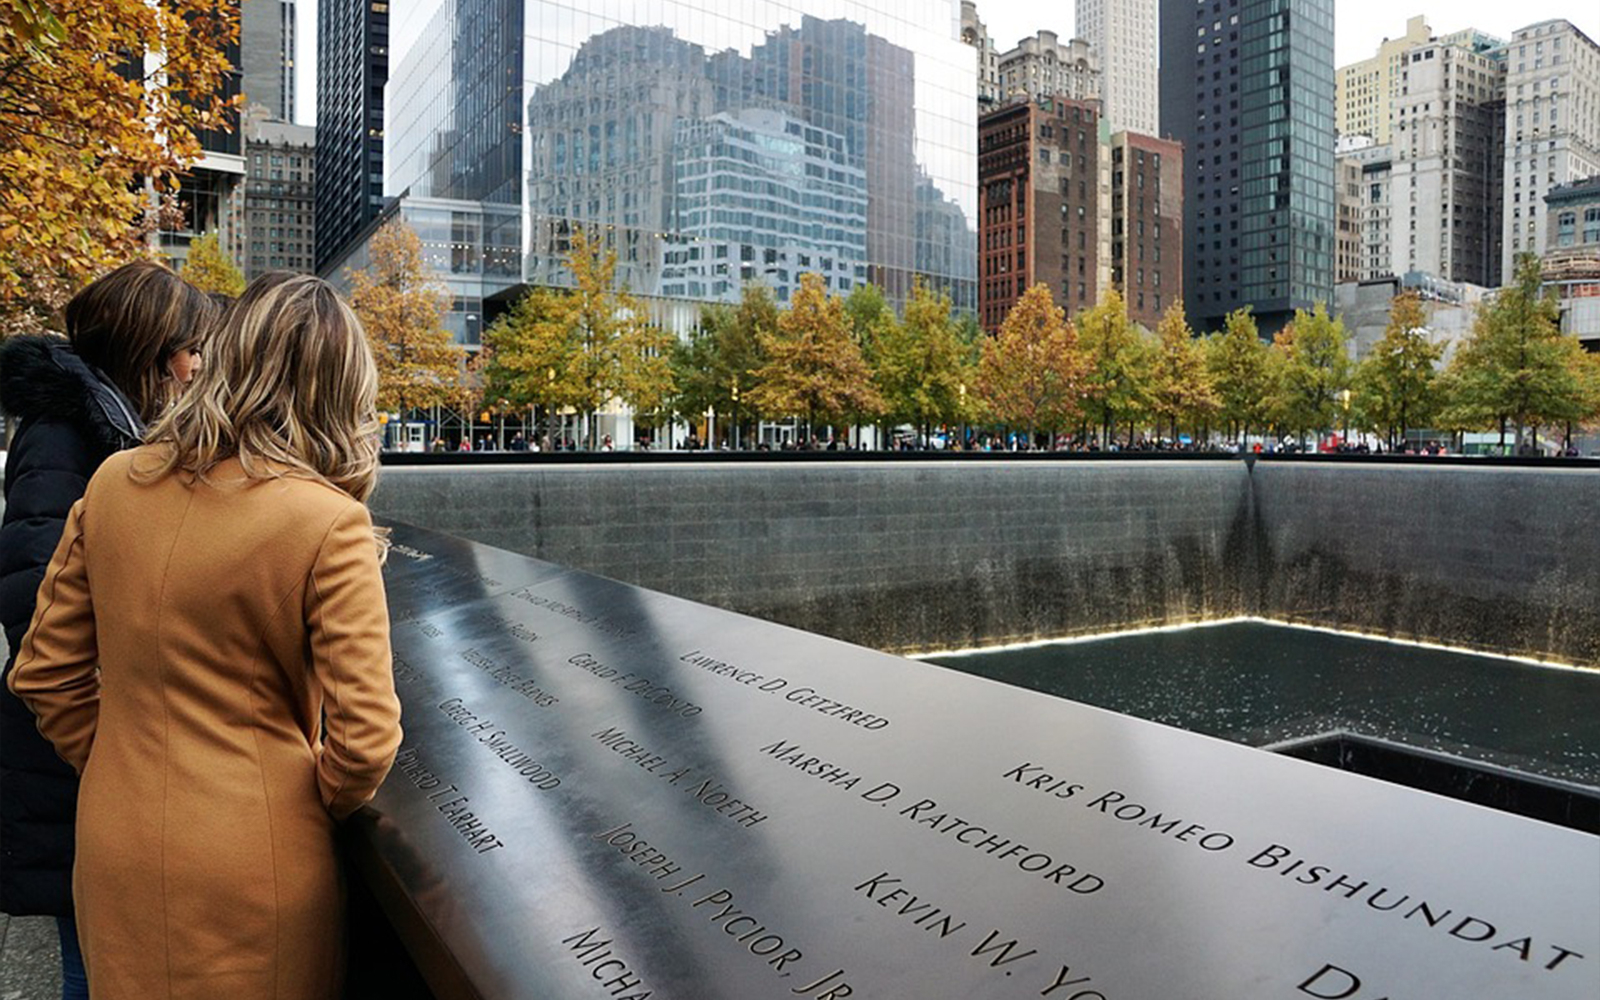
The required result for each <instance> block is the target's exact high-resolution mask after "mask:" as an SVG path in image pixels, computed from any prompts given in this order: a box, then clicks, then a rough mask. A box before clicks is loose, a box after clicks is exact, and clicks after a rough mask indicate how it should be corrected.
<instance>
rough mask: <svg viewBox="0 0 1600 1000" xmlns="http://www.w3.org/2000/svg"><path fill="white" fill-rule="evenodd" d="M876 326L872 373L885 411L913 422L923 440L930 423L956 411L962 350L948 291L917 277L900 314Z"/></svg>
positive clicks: (947, 419)
mask: <svg viewBox="0 0 1600 1000" xmlns="http://www.w3.org/2000/svg"><path fill="white" fill-rule="evenodd" d="M878 330H879V336H880V341H879V345H878V351H877V354H878V357H877V364H876V367H875V377H876V384H877V386H878V388H879V391H880V392H881V393H882V395H883V397H884V401H885V403H886V405H887V412H888V414H889V416H890V417H891V418H892V419H894V420H895V421H897V422H903V423H908V424H911V425H912V426H913V427H915V428H917V430H918V432H919V433H920V435H921V439H922V440H923V441H924V442H926V441H927V440H928V439H929V435H930V433H931V431H932V428H933V425H934V424H943V423H950V422H954V421H956V420H958V419H960V417H961V413H960V407H961V403H962V392H961V387H962V386H963V385H964V384H965V382H964V379H963V376H964V370H963V367H962V363H961V362H962V354H963V351H962V344H961V341H960V339H959V334H958V329H957V323H956V320H955V318H954V316H952V314H951V307H950V296H949V295H948V294H947V293H944V292H935V291H934V290H933V289H931V288H929V287H928V286H927V285H926V284H924V283H923V282H922V281H921V280H920V279H918V281H917V282H916V284H915V285H914V286H913V288H912V290H911V300H910V301H909V302H907V303H906V313H905V319H904V320H903V321H901V322H898V323H897V322H895V321H894V315H893V314H892V313H891V314H890V315H889V316H888V317H887V320H886V321H880V322H879V323H878Z"/></svg>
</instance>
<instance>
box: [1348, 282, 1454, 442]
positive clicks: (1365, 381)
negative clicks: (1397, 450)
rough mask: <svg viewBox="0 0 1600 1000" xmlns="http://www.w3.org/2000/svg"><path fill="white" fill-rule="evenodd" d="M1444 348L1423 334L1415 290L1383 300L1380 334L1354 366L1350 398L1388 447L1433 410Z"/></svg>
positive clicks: (1424, 321) (1424, 327)
mask: <svg viewBox="0 0 1600 1000" xmlns="http://www.w3.org/2000/svg"><path fill="white" fill-rule="evenodd" d="M1443 351H1444V348H1443V347H1442V346H1440V345H1438V344H1434V343H1432V342H1431V341H1430V340H1429V339H1428V330H1427V316H1426V315H1424V313H1423V308H1422V300H1421V299H1420V298H1419V297H1418V296H1417V293H1416V292H1401V293H1400V294H1399V295H1396V296H1395V297H1394V300H1393V301H1392V302H1391V303H1390V305H1389V323H1388V325H1387V326H1386V327H1384V331H1383V339H1381V340H1379V341H1378V342H1377V343H1376V344H1374V345H1373V348H1372V353H1371V354H1369V355H1367V357H1366V359H1365V360H1364V361H1362V362H1361V364H1360V365H1359V366H1358V367H1357V369H1356V373H1355V379H1354V382H1355V388H1354V396H1355V399H1354V403H1355V408H1356V410H1357V411H1358V412H1359V413H1361V414H1362V416H1363V417H1364V420H1365V422H1366V423H1367V424H1368V425H1369V426H1371V427H1372V429H1373V430H1375V431H1377V432H1378V433H1380V434H1382V435H1384V437H1385V438H1386V439H1387V440H1388V442H1389V447H1390V448H1393V447H1395V445H1396V444H1397V443H1398V442H1399V441H1403V440H1405V436H1406V431H1407V430H1409V429H1410V428H1412V427H1422V426H1426V425H1427V424H1428V423H1429V422H1430V421H1432V420H1433V419H1434V417H1435V416H1436V415H1437V412H1438V403H1439V391H1438V384H1437V383H1438V373H1437V371H1436V366H1437V365H1438V363H1439V358H1440V356H1441V354H1442V353H1443Z"/></svg>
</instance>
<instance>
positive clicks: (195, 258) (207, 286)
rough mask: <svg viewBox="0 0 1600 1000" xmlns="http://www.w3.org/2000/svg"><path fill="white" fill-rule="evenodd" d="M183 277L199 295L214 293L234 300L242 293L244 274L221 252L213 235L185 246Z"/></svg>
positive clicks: (207, 234)
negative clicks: (186, 256)
mask: <svg viewBox="0 0 1600 1000" xmlns="http://www.w3.org/2000/svg"><path fill="white" fill-rule="evenodd" d="M183 277H184V280H185V281H187V282H189V284H191V285H193V286H194V287H196V288H198V289H200V290H201V291H202V292H217V293H220V294H222V295H226V296H228V297H229V298H238V297H239V296H240V295H241V294H243V292H244V274H243V273H242V272H240V270H239V266H238V265H237V264H235V263H234V262H233V258H232V257H230V256H229V255H228V252H227V251H226V250H224V249H222V241H221V240H220V239H218V238H217V234H216V233H215V232H210V233H206V234H205V235H203V236H200V237H198V238H196V239H195V241H194V242H192V243H190V244H189V259H188V260H187V261H186V262H185V263H184V265H183Z"/></svg>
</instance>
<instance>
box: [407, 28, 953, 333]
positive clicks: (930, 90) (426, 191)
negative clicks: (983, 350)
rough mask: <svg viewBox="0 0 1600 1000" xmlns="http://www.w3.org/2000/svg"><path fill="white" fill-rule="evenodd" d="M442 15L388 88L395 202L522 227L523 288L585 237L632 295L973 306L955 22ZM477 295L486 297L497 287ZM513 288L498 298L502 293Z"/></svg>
mask: <svg viewBox="0 0 1600 1000" xmlns="http://www.w3.org/2000/svg"><path fill="white" fill-rule="evenodd" d="M803 6H804V7H805V10H804V12H802V10H801V9H800V5H799V4H790V3H784V2H768V0H678V2H669V0H590V2H586V3H584V4H582V5H581V7H582V9H581V10H574V9H573V7H572V6H568V5H564V4H561V3H556V2H552V0H436V2H435V4H434V5H433V6H432V7H431V9H428V10H423V11H418V12H416V13H413V14H411V15H408V19H409V20H410V21H411V25H410V26H408V27H407V28H406V29H405V34H406V36H407V37H406V38H405V39H404V42H405V44H406V45H407V49H406V54H405V55H403V56H402V57H401V59H400V60H399V62H398V63H397V66H396V70H395V73H394V77H393V80H392V82H391V84H390V91H389V94H390V107H391V109H392V110H391V115H390V122H389V134H388V146H387V151H388V164H389V174H388V183H387V188H388V191H389V193H390V194H392V195H406V194H409V195H411V196H420V197H428V198H447V199H465V200H475V201H481V202H486V203H492V204H517V205H519V206H520V209H521V212H520V224H521V233H520V241H519V246H520V248H521V251H522V253H521V259H520V260H519V261H517V262H516V265H515V267H514V268H513V270H514V271H515V272H516V274H517V276H518V277H520V278H521V279H522V280H523V281H526V282H529V283H534V284H561V283H563V282H564V281H565V280H566V276H565V270H564V267H563V265H562V257H563V254H564V252H565V251H566V249H567V245H568V239H569V236H570V233H571V231H572V228H573V227H574V226H576V225H584V226H590V227H594V228H595V230H596V231H598V232H600V233H602V234H604V238H605V240H606V242H607V243H608V244H609V245H610V246H612V247H614V248H615V249H616V251H617V255H618V258H619V263H620V265H621V266H620V268H619V273H620V275H621V278H622V280H624V281H625V282H626V283H627V284H628V286H629V288H630V289H631V290H633V291H634V292H635V293H637V294H641V295H644V296H650V297H657V298H661V299H669V300H680V301H690V302H693V301H706V300H731V299H736V298H737V297H738V295H739V290H740V288H741V286H742V285H743V283H745V282H746V281H751V280H761V281H765V282H767V283H768V284H770V285H771V286H772V287H773V288H774V290H775V291H776V292H777V294H778V295H779V296H780V297H787V295H788V294H789V292H790V291H791V290H792V289H793V288H794V287H797V286H798V283H799V276H800V275H801V274H802V273H806V272H815V273H818V274H821V275H823V276H824V278H825V279H826V280H827V281H828V284H829V286H830V287H831V288H833V289H834V290H836V291H839V292H848V291H849V289H851V288H853V287H854V286H855V285H856V284H858V283H861V282H864V281H870V282H873V283H875V284H877V285H879V286H880V287H882V288H884V290H885V291H886V292H887V293H888V294H889V295H890V297H891V298H894V299H897V300H898V299H903V298H904V297H905V296H907V295H908V294H909V292H910V289H911V286H912V282H913V280H914V278H915V277H916V276H917V275H922V276H924V277H925V278H926V279H927V280H929V281H930V283H932V284H934V285H936V286H938V287H942V288H945V289H947V290H949V291H950V293H951V295H952V298H953V299H954V300H955V302H956V304H957V306H958V307H961V308H965V309H971V308H973V307H974V305H975V302H976V294H975V288H976V281H975V279H976V235H975V225H974V223H975V218H976V208H977V195H976V173H977V171H976V146H977V127H976V94H975V87H976V83H975V81H974V79H973V74H972V65H971V62H972V59H971V52H970V50H968V49H967V48H965V47H963V46H962V45H961V43H960V41H959V40H958V38H959V35H958V30H959V24H958V21H959V7H958V5H957V4H956V3H955V2H954V0H804V4H803ZM484 277H485V288H484V291H485V297H491V296H493V295H494V294H495V288H494V287H492V286H493V285H494V284H495V283H496V282H497V281H503V277H502V276H498V275H497V276H490V275H488V274H485V275H484ZM502 287H503V285H502Z"/></svg>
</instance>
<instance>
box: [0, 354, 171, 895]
mask: <svg viewBox="0 0 1600 1000" xmlns="http://www.w3.org/2000/svg"><path fill="white" fill-rule="evenodd" d="M0 408H3V409H4V410H5V412H6V413H9V414H10V415H11V416H13V417H16V418H19V419H20V421H21V424H20V426H19V427H18V429H17V433H16V435H15V436H14V437H13V438H12V441H11V449H10V453H9V454H8V455H7V456H6V484H5V498H6V508H5V517H4V520H3V521H0V621H3V622H4V624H5V630H6V642H7V644H8V645H9V647H10V653H9V655H8V656H7V657H6V665H5V673H6V674H7V675H9V674H10V673H11V664H12V662H13V661H14V660H15V659H16V653H17V647H18V646H19V645H20V644H21V643H22V637H23V635H24V633H26V632H27V630H28V623H29V622H30V621H31V620H32V618H33V600H34V595H35V594H36V593H37V592H38V589H39V581H40V580H42V579H43V578H44V571H45V567H46V566H47V565H48V564H49V562H50V556H51V555H52V554H53V553H54V552H55V548H56V543H57V542H58V541H59V540H60V538H61V529H62V526H63V525H64V524H65V522H66V518H67V511H68V509H69V508H71V506H72V504H73V503H74V502H75V501H76V500H77V499H78V498H79V497H81V496H83V490H84V487H85V486H86V485H87V484H88V482H89V477H90V476H91V475H93V474H94V470H95V469H96V468H98V467H99V465H100V463H101V462H103V461H105V459H106V456H108V455H110V454H111V453H112V452H114V451H117V450H119V449H122V448H128V447H131V446H133V445H134V444H137V443H138V440H139V436H140V435H141V434H143V433H144V427H143V426H142V425H141V424H140V422H139V418H138V416H137V414H136V413H135V412H134V409H133V406H132V404H130V403H129V402H128V399H127V397H125V396H124V395H123V394H122V393H121V392H119V391H118V390H117V389H116V388H115V387H114V386H112V385H111V383H110V381H109V380H108V379H106V378H105V376H103V375H101V374H100V373H99V372H97V371H96V370H94V369H93V368H91V367H90V366H89V365H87V364H85V363H84V362H83V361H82V360H81V359H79V357H78V356H77V355H76V354H74V353H73V351H72V348H71V346H69V345H68V344H67V342H66V341H65V340H61V339H59V338H56V337H14V338H12V339H10V340H7V341H5V342H3V343H0ZM77 801H78V779H77V776H76V775H74V774H73V772H72V768H70V767H68V766H67V764H66V763H65V762H64V761H62V760H61V758H60V757H57V756H56V753H55V750H54V748H52V747H51V746H50V744H49V742H48V741H46V740H45V738H44V737H43V736H40V735H39V731H38V729H37V728H35V726H34V721H33V715H32V713H30V712H29V711H28V709H27V707H26V706H24V705H23V704H22V702H21V701H19V700H18V699H17V698H16V697H15V696H14V695H12V694H11V692H10V691H9V690H6V688H5V687H4V686H3V685H0V911H4V912H6V913H9V914H12V915H13V916H21V915H24V914H52V915H55V916H66V915H68V914H70V913H72V855H73V846H72V845H73V838H72V824H73V817H74V815H75V814H76V811H77Z"/></svg>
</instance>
